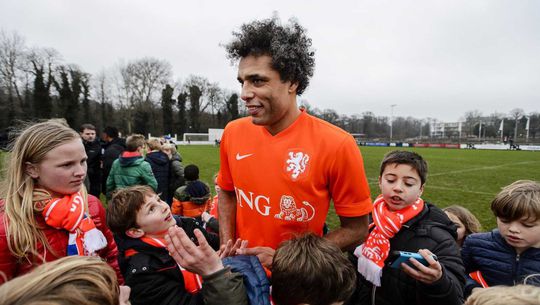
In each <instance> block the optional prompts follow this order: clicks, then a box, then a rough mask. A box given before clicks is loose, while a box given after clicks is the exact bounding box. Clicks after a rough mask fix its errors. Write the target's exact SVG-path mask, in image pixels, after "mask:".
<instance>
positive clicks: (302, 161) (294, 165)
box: [286, 152, 309, 180]
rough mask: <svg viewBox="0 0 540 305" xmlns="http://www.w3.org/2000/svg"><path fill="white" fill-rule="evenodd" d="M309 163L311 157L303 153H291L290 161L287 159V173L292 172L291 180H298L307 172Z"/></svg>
mask: <svg viewBox="0 0 540 305" xmlns="http://www.w3.org/2000/svg"><path fill="white" fill-rule="evenodd" d="M308 162H309V155H308V154H306V153H303V152H289V159H287V161H286V164H287V168H286V169H287V172H291V178H292V179H293V180H296V179H298V176H300V175H301V174H302V173H304V172H305V171H306V168H307V165H308Z"/></svg>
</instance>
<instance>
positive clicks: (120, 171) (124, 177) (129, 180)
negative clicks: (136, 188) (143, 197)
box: [107, 152, 157, 198]
mask: <svg viewBox="0 0 540 305" xmlns="http://www.w3.org/2000/svg"><path fill="white" fill-rule="evenodd" d="M132 185H149V186H150V187H152V189H154V191H156V190H157V181H156V178H154V174H153V173H152V168H151V167H150V164H149V163H148V162H146V161H144V160H143V158H142V156H141V155H140V154H137V155H135V153H133V152H124V153H122V156H121V157H120V158H118V160H115V161H114V163H113V166H112V169H111V173H110V174H109V177H108V178H107V198H110V197H111V195H112V192H114V191H115V190H116V189H119V188H125V187H128V186H132Z"/></svg>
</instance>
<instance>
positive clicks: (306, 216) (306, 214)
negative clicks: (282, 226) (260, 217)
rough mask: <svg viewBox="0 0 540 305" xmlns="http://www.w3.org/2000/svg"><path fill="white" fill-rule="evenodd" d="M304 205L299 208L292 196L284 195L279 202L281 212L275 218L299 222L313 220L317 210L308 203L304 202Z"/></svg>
mask: <svg viewBox="0 0 540 305" xmlns="http://www.w3.org/2000/svg"><path fill="white" fill-rule="evenodd" d="M302 204H303V205H304V206H303V207H301V208H297V207H296V203H295V202H294V198H293V197H292V196H287V195H283V196H281V201H280V202H279V208H280V212H279V213H278V214H276V215H274V217H275V218H277V219H282V220H287V221H298V222H307V221H310V220H312V219H313V217H314V216H315V208H314V207H313V206H312V205H311V204H309V202H307V201H303V202H302Z"/></svg>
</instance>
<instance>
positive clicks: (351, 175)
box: [330, 136, 373, 217]
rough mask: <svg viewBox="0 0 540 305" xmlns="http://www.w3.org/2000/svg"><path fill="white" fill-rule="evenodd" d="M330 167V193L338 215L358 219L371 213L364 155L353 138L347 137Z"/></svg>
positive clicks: (371, 206)
mask: <svg viewBox="0 0 540 305" xmlns="http://www.w3.org/2000/svg"><path fill="white" fill-rule="evenodd" d="M337 156H339V157H337V158H334V161H333V163H332V166H331V167H330V191H331V194H332V200H333V201H334V207H335V209H336V213H337V214H338V215H339V216H344V217H357V216H362V215H366V214H368V213H369V212H371V210H372V208H373V204H372V203H371V197H370V191H369V185H368V182H367V178H366V174H365V171H364V161H363V159H362V154H361V153H360V150H359V149H358V146H357V145H356V142H355V141H354V139H353V137H352V136H347V137H345V139H344V140H343V141H342V143H341V144H340V146H339V147H338V150H337Z"/></svg>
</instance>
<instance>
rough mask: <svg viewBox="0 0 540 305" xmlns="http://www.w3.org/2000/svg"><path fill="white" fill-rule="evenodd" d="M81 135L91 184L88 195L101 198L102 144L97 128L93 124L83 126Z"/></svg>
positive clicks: (87, 175) (80, 129) (80, 131)
mask: <svg viewBox="0 0 540 305" xmlns="http://www.w3.org/2000/svg"><path fill="white" fill-rule="evenodd" d="M79 134H80V135H81V138H82V139H83V144H84V150H85V151H86V156H87V157H88V159H87V160H86V164H87V167H88V169H87V171H86V177H87V179H88V181H89V183H90V187H89V188H88V193H90V194H92V195H94V196H96V197H99V195H100V193H101V144H100V143H99V140H98V139H97V138H96V127H95V126H94V125H92V124H82V125H81V128H79Z"/></svg>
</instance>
